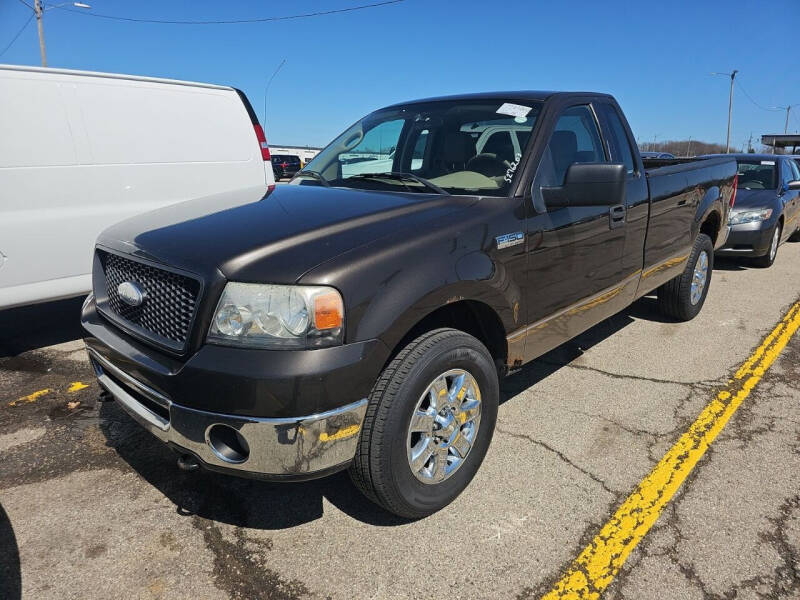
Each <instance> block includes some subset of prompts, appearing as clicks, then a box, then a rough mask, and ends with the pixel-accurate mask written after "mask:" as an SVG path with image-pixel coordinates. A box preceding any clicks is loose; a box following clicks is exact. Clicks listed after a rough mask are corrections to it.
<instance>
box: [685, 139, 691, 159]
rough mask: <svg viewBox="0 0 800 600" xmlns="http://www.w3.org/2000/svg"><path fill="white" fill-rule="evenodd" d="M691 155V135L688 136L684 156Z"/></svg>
mask: <svg viewBox="0 0 800 600" xmlns="http://www.w3.org/2000/svg"><path fill="white" fill-rule="evenodd" d="M691 155H692V136H689V144H688V145H687V146H686V156H691Z"/></svg>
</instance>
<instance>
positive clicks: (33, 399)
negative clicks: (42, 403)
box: [8, 388, 53, 406]
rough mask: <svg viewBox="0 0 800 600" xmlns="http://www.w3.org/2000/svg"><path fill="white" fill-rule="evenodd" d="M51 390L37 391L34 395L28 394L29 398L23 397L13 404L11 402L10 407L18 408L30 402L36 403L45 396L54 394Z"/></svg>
mask: <svg viewBox="0 0 800 600" xmlns="http://www.w3.org/2000/svg"><path fill="white" fill-rule="evenodd" d="M52 391H53V390H51V389H50V388H45V389H43V390H37V391H35V392H33V393H32V394H28V395H27V396H23V397H22V398H18V399H16V400H14V401H13V402H9V403H8V405H9V406H17V405H18V404H27V403H28V402H36V401H37V400H38V399H39V398H41V397H42V396H44V395H45V394H49V393H50V392H52Z"/></svg>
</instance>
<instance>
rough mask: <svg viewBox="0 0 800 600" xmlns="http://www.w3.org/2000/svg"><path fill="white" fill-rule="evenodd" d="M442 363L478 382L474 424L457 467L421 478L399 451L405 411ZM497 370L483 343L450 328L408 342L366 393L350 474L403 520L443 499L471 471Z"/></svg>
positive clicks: (491, 407)
mask: <svg viewBox="0 0 800 600" xmlns="http://www.w3.org/2000/svg"><path fill="white" fill-rule="evenodd" d="M450 369H464V370H466V371H468V372H469V373H470V374H471V375H472V376H473V377H474V378H475V381H476V382H477V384H478V387H479V388H480V393H481V412H480V422H479V425H478V429H477V432H476V434H475V437H474V439H473V444H472V447H471V449H470V450H469V452H468V453H467V455H466V458H464V459H463V463H462V464H461V466H460V467H459V468H458V469H457V470H456V471H455V472H453V473H452V474H451V475H450V476H449V477H448V478H447V479H445V480H444V481H442V482H439V483H423V482H422V481H420V480H419V479H417V477H416V476H415V475H414V473H413V472H412V470H411V467H410V465H409V462H408V457H407V441H408V440H407V435H408V427H409V423H410V419H411V415H412V412H413V411H414V409H415V407H416V405H417V402H418V400H419V399H420V397H421V396H422V394H423V393H424V392H425V390H426V388H427V387H428V386H429V385H430V384H431V382H432V381H433V380H434V379H435V378H436V377H438V376H439V375H440V374H442V373H444V372H446V371H448V370H450ZM498 401H499V383H498V377H497V369H496V367H495V364H494V362H493V360H492V356H491V355H490V354H489V351H488V350H487V349H486V347H485V346H484V345H483V344H481V343H480V342H479V341H478V340H477V339H475V338H474V337H472V336H471V335H468V334H466V333H464V332H462V331H458V330H455V329H435V330H433V331H430V332H428V333H426V334H424V335H421V336H420V337H418V338H417V339H415V340H414V341H413V342H411V343H410V344H408V345H407V346H406V347H405V348H403V350H401V352H400V353H399V354H398V355H397V356H396V357H395V358H394V360H392V362H391V363H390V364H389V366H387V367H386V369H385V370H384V371H383V373H382V374H381V376H380V377H379V378H378V381H377V382H376V383H375V386H374V387H373V390H372V393H371V394H370V399H369V404H368V406H367V413H366V417H365V419H364V425H363V427H362V430H361V437H360V438H359V443H358V450H357V451H356V456H355V459H354V460H353V464H352V465H351V467H350V477H351V479H352V480H353V483H354V484H355V485H356V487H358V489H359V490H361V492H362V493H363V494H364V495H365V496H366V497H367V498H369V499H370V500H372V501H373V502H375V503H377V504H378V505H380V506H382V507H383V508H385V509H386V510H388V511H390V512H392V513H394V514H396V515H399V516H401V517H404V518H409V519H419V518H422V517H425V516H428V515H430V514H432V513H434V512H436V511H438V510H440V509H442V508H444V507H445V506H447V505H448V504H450V503H451V502H452V501H453V500H454V499H455V498H456V497H457V496H458V495H459V494H460V493H461V492H462V491H463V490H464V489H465V488H466V487H467V485H469V482H470V481H471V480H472V478H473V476H474V475H475V473H476V472H477V471H478V467H480V465H481V463H482V462H483V458H484V456H485V455H486V451H487V450H488V448H489V444H490V442H491V441H492V434H493V433H494V426H495V422H496V420H497V406H498Z"/></svg>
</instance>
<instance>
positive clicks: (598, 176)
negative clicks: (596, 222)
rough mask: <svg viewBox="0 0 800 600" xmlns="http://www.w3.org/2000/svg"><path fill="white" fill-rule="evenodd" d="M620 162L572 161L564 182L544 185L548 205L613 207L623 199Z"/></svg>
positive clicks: (623, 168) (544, 195) (553, 206)
mask: <svg viewBox="0 0 800 600" xmlns="http://www.w3.org/2000/svg"><path fill="white" fill-rule="evenodd" d="M625 176H626V170H625V165H623V164H614V163H573V164H571V165H570V166H569V168H568V169H567V176H566V178H565V181H564V185H562V186H559V187H543V188H542V198H543V199H544V203H545V205H546V206H547V208H561V207H563V206H615V205H617V204H623V203H624V202H625Z"/></svg>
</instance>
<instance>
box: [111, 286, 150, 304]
mask: <svg viewBox="0 0 800 600" xmlns="http://www.w3.org/2000/svg"><path fill="white" fill-rule="evenodd" d="M117 293H118V294H119V297H120V300H122V301H123V302H124V303H125V304H127V305H128V306H141V305H142V302H144V292H143V291H142V288H140V287H139V284H138V283H134V282H133V281H123V282H122V283H120V284H119V286H118V287H117Z"/></svg>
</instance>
